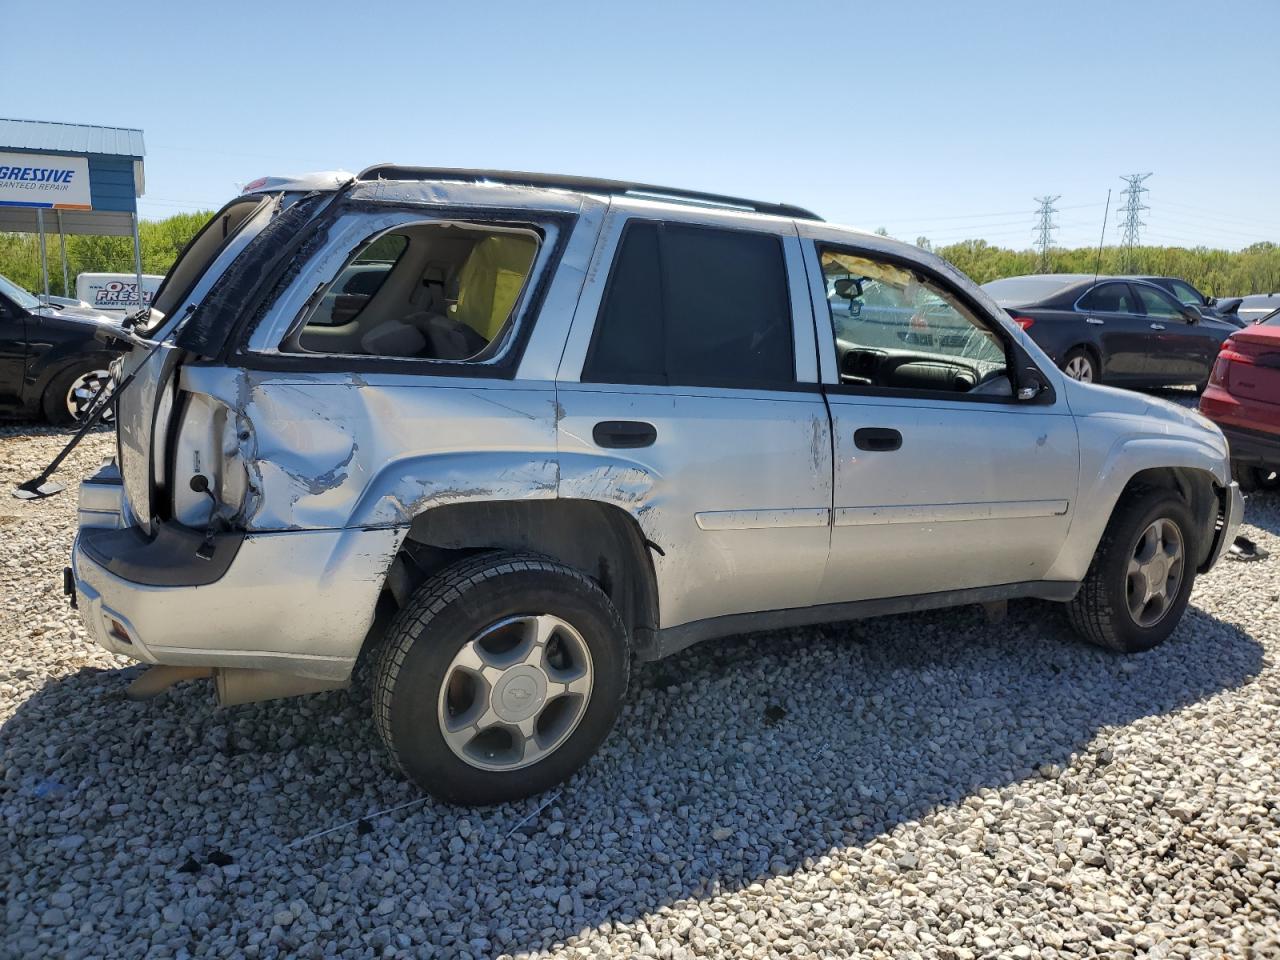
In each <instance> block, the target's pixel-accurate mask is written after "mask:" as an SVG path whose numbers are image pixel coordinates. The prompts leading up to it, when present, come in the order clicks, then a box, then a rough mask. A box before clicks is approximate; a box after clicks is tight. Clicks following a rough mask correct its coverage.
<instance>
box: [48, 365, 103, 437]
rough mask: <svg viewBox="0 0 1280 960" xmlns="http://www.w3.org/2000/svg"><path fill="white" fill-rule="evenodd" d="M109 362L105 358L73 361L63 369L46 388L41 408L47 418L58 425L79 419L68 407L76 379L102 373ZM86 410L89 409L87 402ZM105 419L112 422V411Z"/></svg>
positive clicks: (64, 424)
mask: <svg viewBox="0 0 1280 960" xmlns="http://www.w3.org/2000/svg"><path fill="white" fill-rule="evenodd" d="M107 368H108V364H107V361H105V360H89V361H83V362H80V363H73V364H72V365H71V366H69V367H67V369H65V370H63V371H62V372H61V373H59V374H58V375H57V376H55V377H54V378H53V379H52V380H50V381H49V384H48V386H46V387H45V388H44V397H43V398H42V400H41V404H40V405H41V408H42V409H43V411H44V416H45V419H46V420H48V421H49V422H50V423H52V424H55V425H57V426H68V425H70V424H73V423H76V422H78V420H79V417H77V416H76V415H75V414H73V413H72V412H71V411H70V410H69V409H68V408H67V394H68V393H69V392H70V391H71V387H72V385H73V384H74V383H76V381H78V380H80V379H81V378H82V377H85V376H87V375H89V374H95V373H100V372H102V371H105V370H107ZM85 410H86V411H87V410H88V403H87V402H86V405H85ZM102 419H103V421H105V422H107V423H110V422H111V417H110V411H108V414H107V415H106V416H104V417H103V418H102Z"/></svg>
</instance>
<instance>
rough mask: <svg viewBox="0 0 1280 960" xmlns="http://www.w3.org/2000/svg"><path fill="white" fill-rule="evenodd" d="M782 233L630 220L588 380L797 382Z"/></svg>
mask: <svg viewBox="0 0 1280 960" xmlns="http://www.w3.org/2000/svg"><path fill="white" fill-rule="evenodd" d="M794 367H795V364H794V357H793V351H792V340H791V309H790V305H789V299H788V295H787V275H786V268H785V266H784V263H783V257H782V244H781V242H780V241H779V240H778V238H777V237H773V236H770V235H767V234H760V233H748V232H744V231H737V230H717V229H711V228H706V227H691V226H686V225H683V224H674V223H650V222H635V223H632V224H630V225H629V226H628V227H627V230H626V232H625V234H624V235H623V238H622V242H621V244H619V247H618V254H617V257H616V259H615V261H614V267H613V271H612V273H611V274H610V277H609V287H608V290H607V291H606V293H605V299H604V303H603V304H602V306H601V308H600V314H599V317H598V319H597V322H596V331H595V336H594V339H593V341H592V346H591V351H590V353H589V354H588V357H587V363H586V367H585V369H584V370H583V380H586V381H589V382H594V383H651V384H670V385H678V386H725V387H768V386H779V385H783V384H789V383H792V382H794V379H795V377H794Z"/></svg>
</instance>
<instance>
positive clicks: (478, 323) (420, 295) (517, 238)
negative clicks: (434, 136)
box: [282, 223, 540, 360]
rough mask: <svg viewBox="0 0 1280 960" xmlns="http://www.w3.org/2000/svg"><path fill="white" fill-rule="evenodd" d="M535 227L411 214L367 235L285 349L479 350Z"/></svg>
mask: <svg viewBox="0 0 1280 960" xmlns="http://www.w3.org/2000/svg"><path fill="white" fill-rule="evenodd" d="M539 245H540V236H539V235H538V233H537V232H536V231H535V230H534V229H533V228H528V229H524V228H519V227H496V226H494V227H489V226H484V225H481V224H460V223H414V224H407V225H404V226H401V227H397V228H395V229H394V230H392V231H389V232H387V233H383V234H380V235H378V236H375V237H370V238H369V239H368V240H367V241H366V242H365V243H364V244H362V245H361V247H360V248H359V249H357V250H356V251H355V252H354V254H353V255H352V256H351V258H350V259H349V260H348V261H347V264H346V266H345V267H343V269H342V270H341V271H340V272H339V274H338V276H337V277H336V278H335V279H334V281H333V282H332V283H331V284H329V286H328V288H327V289H326V291H325V293H324V295H323V296H322V297H321V298H320V302H319V303H318V304H317V305H316V306H315V308H314V309H313V310H312V312H311V314H310V315H309V316H308V317H307V319H306V321H305V322H304V323H303V324H302V326H300V327H299V328H298V329H297V330H296V331H295V332H294V333H292V334H291V335H290V336H289V337H287V338H286V340H285V343H284V345H283V347H282V349H284V350H286V351H289V352H293V353H324V354H345V355H364V356H372V357H397V358H414V359H421V360H478V359H484V358H486V357H488V356H490V355H491V354H492V353H493V349H491V348H496V346H497V345H498V344H499V343H500V341H502V340H503V339H504V337H505V335H506V332H507V331H508V330H509V329H510V327H511V325H512V323H513V318H514V314H515V310H516V305H517V303H518V302H519V300H520V294H521V292H522V291H523V290H524V288H525V285H526V283H527V282H528V279H529V275H530V273H531V272H532V270H533V264H534V261H535V259H536V257H537V254H538V248H539Z"/></svg>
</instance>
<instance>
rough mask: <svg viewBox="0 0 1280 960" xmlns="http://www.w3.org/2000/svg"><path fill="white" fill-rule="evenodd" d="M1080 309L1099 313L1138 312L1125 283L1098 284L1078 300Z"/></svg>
mask: <svg viewBox="0 0 1280 960" xmlns="http://www.w3.org/2000/svg"><path fill="white" fill-rule="evenodd" d="M1080 307H1081V308H1082V309H1084V310H1096V311H1098V312H1099V313H1137V312H1138V310H1137V308H1136V307H1135V306H1134V303H1133V294H1131V293H1130V292H1129V285H1128V284H1127V283H1100V284H1098V285H1097V286H1096V287H1094V288H1093V289H1092V290H1090V291H1089V292H1088V293H1086V294H1085V295H1084V296H1083V297H1081V298H1080Z"/></svg>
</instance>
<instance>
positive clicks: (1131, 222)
mask: <svg viewBox="0 0 1280 960" xmlns="http://www.w3.org/2000/svg"><path fill="white" fill-rule="evenodd" d="M1149 176H1151V174H1149V173H1134V174H1130V175H1129V176H1127V177H1121V178H1120V179H1121V180H1123V181H1124V182H1125V183H1126V184H1128V186H1127V187H1125V189H1123V190H1121V191H1120V196H1122V197H1124V198H1125V203H1124V220H1122V221H1121V223H1120V229H1121V230H1122V231H1123V234H1122V236H1121V239H1120V246H1121V248H1122V249H1121V259H1122V260H1123V262H1124V269H1126V270H1132V269H1133V260H1134V256H1133V251H1134V248H1135V247H1137V246H1138V244H1139V242H1140V241H1141V240H1142V234H1141V231H1142V228H1143V227H1145V226H1146V223H1145V222H1144V221H1143V219H1142V211H1143V210H1150V209H1151V208H1150V207H1148V206H1147V205H1146V204H1145V203H1143V202H1142V195H1143V194H1144V193H1146V192H1147V188H1146V187H1144V186H1143V185H1142V184H1143V183H1144V182H1145V181H1146V179H1147V177H1149Z"/></svg>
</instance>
